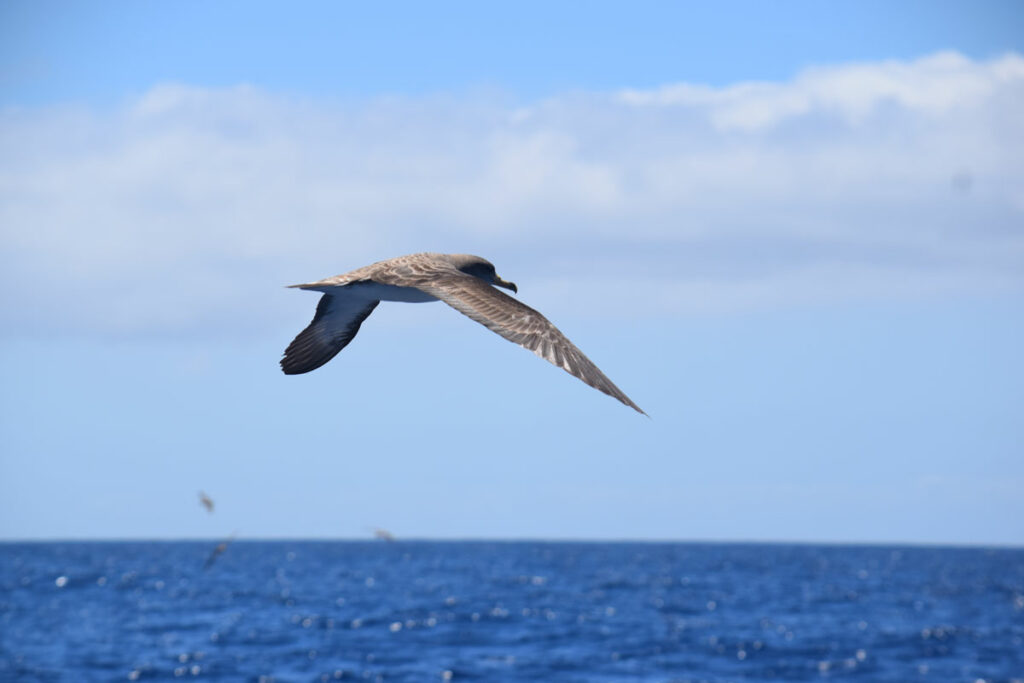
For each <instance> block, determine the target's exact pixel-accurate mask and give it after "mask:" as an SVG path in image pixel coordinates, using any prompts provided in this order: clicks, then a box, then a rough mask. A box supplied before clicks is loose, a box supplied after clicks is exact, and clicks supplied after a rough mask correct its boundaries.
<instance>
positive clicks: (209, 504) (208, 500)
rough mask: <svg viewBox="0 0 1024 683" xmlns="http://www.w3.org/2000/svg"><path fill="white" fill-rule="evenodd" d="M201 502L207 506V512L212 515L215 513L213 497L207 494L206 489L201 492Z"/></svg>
mask: <svg viewBox="0 0 1024 683" xmlns="http://www.w3.org/2000/svg"><path fill="white" fill-rule="evenodd" d="M199 502H200V503H202V504H203V507H204V508H206V511H207V512H209V513H210V514H211V515H212V514H213V499H212V498H210V497H209V496H208V495H206V492H205V491H200V492H199Z"/></svg>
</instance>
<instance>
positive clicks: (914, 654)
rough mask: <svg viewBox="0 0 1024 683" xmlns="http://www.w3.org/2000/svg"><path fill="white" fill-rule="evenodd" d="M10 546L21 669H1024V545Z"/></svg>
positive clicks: (417, 675) (10, 663)
mask: <svg viewBox="0 0 1024 683" xmlns="http://www.w3.org/2000/svg"><path fill="white" fill-rule="evenodd" d="M216 545H217V544H216V543H214V542H61V543H50V542H39V543H2V544H0V581H2V584H0V680H4V681H124V680H128V681H135V680H147V681H148V680H162V681H171V680H204V681H262V682H269V681H335V680H343V681H445V680H454V681H461V680H475V681H581V682H583V681H586V682H590V681H597V682H604V681H824V680H858V681H901V682H905V681H943V682H945V681H970V682H975V681H987V682H991V681H1024V550H1021V549H984V548H942V547H895V546H889V547H870V546H827V545H785V544H698V543H590V542H579V543H575V542H573V543H568V542H567V543H562V542H483V541H479V542H478V541H472V542H470V541H465V542H435V541H397V542H393V543H391V542H383V541H372V542H371V541H367V542H356V541H323V542H319V541H273V542H263V541H259V542H257V541H241V540H239V541H235V542H232V543H230V544H228V545H227V546H226V548H224V549H223V552H222V553H220V554H219V555H214V556H212V558H211V555H212V553H213V551H214V548H215V546H216Z"/></svg>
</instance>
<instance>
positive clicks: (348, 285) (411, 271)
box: [281, 253, 646, 415]
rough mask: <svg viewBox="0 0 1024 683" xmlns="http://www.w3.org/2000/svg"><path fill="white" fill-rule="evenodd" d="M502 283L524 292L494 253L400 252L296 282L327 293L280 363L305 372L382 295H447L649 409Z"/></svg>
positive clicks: (336, 346)
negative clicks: (502, 272)
mask: <svg viewBox="0 0 1024 683" xmlns="http://www.w3.org/2000/svg"><path fill="white" fill-rule="evenodd" d="M492 285H494V286H492ZM495 286H496V287H503V288H505V289H509V290H511V291H513V292H516V293H518V292H519V290H518V288H517V287H516V286H515V283H512V282H507V281H505V280H502V279H501V278H500V277H498V275H497V273H495V270H494V265H493V264H492V263H491V262H490V261H488V260H487V259H483V258H480V257H479V256H472V255H470V254H435V253H422V254H410V255H409V256H399V257H397V258H393V259H388V260H386V261H378V262H377V263H374V264H371V265H369V266H365V267H363V268H358V269H356V270H353V271H351V272H349V273H345V274H343V275H336V276H335V277H329V278H327V279H325V280H319V281H317V282H308V283H306V284H301V285H290V287H295V288H298V289H309V290H312V291H315V292H322V293H323V296H322V297H320V303H318V304H317V307H316V315H315V316H314V317H313V322H311V323H310V324H309V326H308V327H307V328H306V329H304V330H303V331H302V332H300V333H299V335H298V336H297V337H295V339H294V341H292V343H291V344H289V345H288V348H287V349H285V352H284V358H282V359H281V369H282V370H284V372H285V374H287V375H299V374H302V373H304V372H309V371H311V370H316V369H317V368H319V367H320V366H321V365H323V364H324V363H326V362H327V361H329V360H330V359H332V358H334V356H335V355H337V353H338V352H339V351H341V350H342V349H343V348H345V346H347V345H348V343H349V342H351V341H352V339H353V338H354V337H355V336H356V333H357V332H359V326H360V325H362V324H363V321H364V320H366V318H367V316H369V315H370V313H372V312H373V309H374V308H376V307H377V304H379V303H380V302H381V301H403V302H406V303H425V302H428V301H443V302H445V303H446V304H448V305H449V306H451V307H452V308H454V309H455V310H457V311H459V312H460V313H464V314H465V315H467V316H469V317H470V318H472V319H473V320H475V321H476V322H478V323H480V324H481V325H483V326H485V327H487V328H488V329H489V330H491V331H492V332H496V333H498V334H500V335H501V336H502V337H504V338H505V339H508V340H509V341H511V342H514V343H516V344H519V345H520V346H522V347H523V348H525V349H529V350H530V351H533V352H534V353H535V354H537V355H538V356H540V357H541V358H543V359H544V360H546V361H549V362H551V363H553V364H554V365H557V366H558V367H560V368H562V369H563V370H565V371H566V372H568V373H569V374H570V375H573V376H574V377H577V378H579V379H580V380H582V381H583V382H585V383H587V384H589V385H590V386H592V387H594V388H595V389H597V390H598V391H602V392H604V393H606V394H608V395H609V396H612V397H613V398H616V399H618V400H619V401H621V402H622V403H624V404H626V405H627V406H629V407H630V408H633V409H634V410H636V411H637V412H639V413H643V412H644V411H642V410H640V407H639V406H637V404H635V403H633V401H631V400H630V399H629V397H628V396H626V394H624V393H623V392H622V390H621V389H619V388H618V387H617V386H615V385H614V384H613V383H612V381H611V380H610V379H608V378H607V377H606V376H605V374H604V373H603V372H601V371H600V370H599V369H598V367H597V366H596V365H594V364H593V363H592V362H591V361H590V359H589V358H587V357H586V356H584V355H583V352H582V351H580V350H579V349H578V348H576V346H575V345H574V344H573V343H572V342H570V341H569V340H568V339H567V338H566V337H565V335H563V334H562V333H561V332H559V331H558V328H556V327H555V326H554V325H552V324H551V323H550V322H549V321H548V319H547V318H545V317H544V316H543V315H541V314H540V313H538V312H537V311H535V310H533V309H532V308H530V307H529V306H527V305H526V304H523V303H520V302H519V301H517V300H516V299H513V298H512V297H510V296H509V295H507V294H505V293H504V292H500V291H498V290H497V289H495V288H494V287H495ZM644 414H645V415H646V413H644Z"/></svg>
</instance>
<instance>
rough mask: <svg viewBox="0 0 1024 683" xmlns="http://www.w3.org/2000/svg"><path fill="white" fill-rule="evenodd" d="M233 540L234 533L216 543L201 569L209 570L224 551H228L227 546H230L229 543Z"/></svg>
mask: <svg viewBox="0 0 1024 683" xmlns="http://www.w3.org/2000/svg"><path fill="white" fill-rule="evenodd" d="M233 540H235V534H234V533H232V534H231V535H230V536H228V537H227V538H226V539H224V540H223V541H221V542H220V543H218V544H217V545H216V547H214V549H213V551H212V552H211V553H210V556H209V557H207V558H206V562H205V563H204V564H203V569H209V568H210V567H212V566H213V563H214V562H216V561H217V558H218V557H220V556H221V555H223V554H224V551H225V550H227V549H228V546H229V545H231V541H233Z"/></svg>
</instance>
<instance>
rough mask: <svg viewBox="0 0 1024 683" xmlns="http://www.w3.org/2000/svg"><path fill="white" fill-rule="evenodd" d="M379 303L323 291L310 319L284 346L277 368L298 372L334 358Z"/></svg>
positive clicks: (311, 368) (293, 373)
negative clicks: (304, 327)
mask: <svg viewBox="0 0 1024 683" xmlns="http://www.w3.org/2000/svg"><path fill="white" fill-rule="evenodd" d="M379 303H380V302H379V301H367V300H366V299H356V298H354V297H351V296H345V295H344V294H324V295H323V296H322V297H320V303H318V304H317V306H316V315H314V316H313V322H311V323H310V324H309V326H307V327H306V329H304V330H303V331H302V332H299V334H298V336H297V337H295V339H294V340H293V341H292V343H291V344H289V345H288V348H287V349H285V351H284V358H282V359H281V369H282V370H283V371H284V373H285V374H286V375H301V374H302V373H304V372H309V371H310V370H316V369H317V368H318V367H320V366H321V365H323V364H324V363H326V362H327V361H329V360H330V359H332V358H334V357H335V356H336V355H338V352H339V351H341V350H342V349H343V348H345V347H346V346H347V345H348V343H349V342H350V341H352V339H353V338H354V337H355V336H356V333H357V332H359V326H360V325H362V324H363V321H364V320H366V318H367V316H369V315H370V313H372V312H373V309H374V308H376V307H377V304H379Z"/></svg>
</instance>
